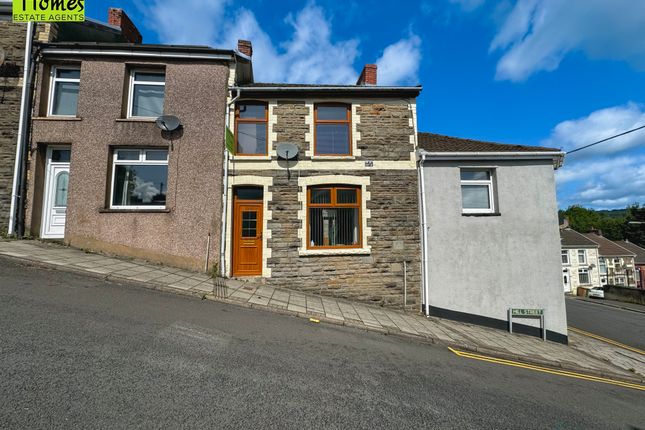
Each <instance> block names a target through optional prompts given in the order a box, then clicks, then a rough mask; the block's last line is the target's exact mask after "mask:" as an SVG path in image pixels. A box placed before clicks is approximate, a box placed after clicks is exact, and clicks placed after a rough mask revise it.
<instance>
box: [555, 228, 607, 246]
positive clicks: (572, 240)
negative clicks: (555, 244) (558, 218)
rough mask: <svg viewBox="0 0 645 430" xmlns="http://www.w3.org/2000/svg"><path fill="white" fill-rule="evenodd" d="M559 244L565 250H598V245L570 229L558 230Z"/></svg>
mask: <svg viewBox="0 0 645 430" xmlns="http://www.w3.org/2000/svg"><path fill="white" fill-rule="evenodd" d="M560 243H561V244H562V246H564V247H565V248H598V244H597V243H596V242H594V241H593V240H591V239H589V238H587V237H586V236H584V235H582V234H580V233H578V232H577V231H575V230H571V229H570V228H563V229H560Z"/></svg>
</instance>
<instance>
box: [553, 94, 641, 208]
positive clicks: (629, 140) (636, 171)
mask: <svg viewBox="0 0 645 430" xmlns="http://www.w3.org/2000/svg"><path fill="white" fill-rule="evenodd" d="M639 125H645V111H644V110H643V106H642V105H639V104H637V103H633V102H629V103H627V104H625V105H621V106H614V107H611V108H606V109H600V110H597V111H595V112H592V113H591V114H589V115H587V116H586V117H583V118H579V119H574V120H569V121H563V122H561V123H560V124H558V125H556V126H555V128H554V129H553V132H552V133H551V136H550V137H549V138H548V139H546V140H545V141H543V142H542V143H543V144H544V145H547V146H555V147H562V148H563V149H565V150H571V149H574V148H578V147H581V146H584V145H587V144H589V143H593V142H595V141H598V140H601V139H604V138H606V137H609V136H612V135H615V134H618V133H621V132H624V131H627V130H629V129H633V128H636V127H637V126H639ZM556 179H557V183H558V188H559V191H560V192H559V195H560V196H561V201H560V204H561V205H562V206H569V205H571V204H580V205H583V206H588V207H594V208H598V209H605V208H606V209H611V208H620V207H625V206H626V205H629V204H632V203H636V202H641V203H642V202H645V129H643V130H639V131H635V132H633V133H630V134H628V135H625V136H621V137H618V138H616V139H612V140H609V141H607V142H603V143H601V144H599V145H596V146H593V147H590V148H588V149H585V150H582V151H580V152H576V153H573V154H571V155H568V156H567V157H566V160H565V165H564V167H563V168H561V169H560V170H558V171H557V172H556Z"/></svg>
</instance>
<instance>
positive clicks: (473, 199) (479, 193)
mask: <svg viewBox="0 0 645 430" xmlns="http://www.w3.org/2000/svg"><path fill="white" fill-rule="evenodd" d="M460 174H461V207H462V213H465V214H477V213H494V212H495V204H494V198H493V170H485V169H481V170H479V169H461V172H460Z"/></svg>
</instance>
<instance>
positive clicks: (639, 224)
mask: <svg viewBox="0 0 645 430" xmlns="http://www.w3.org/2000/svg"><path fill="white" fill-rule="evenodd" d="M624 230H625V237H626V238H627V240H629V241H630V242H633V243H635V244H636V245H638V246H642V247H645V205H643V206H639V205H637V204H635V205H632V206H629V207H628V208H627V217H626V218H625V224H624Z"/></svg>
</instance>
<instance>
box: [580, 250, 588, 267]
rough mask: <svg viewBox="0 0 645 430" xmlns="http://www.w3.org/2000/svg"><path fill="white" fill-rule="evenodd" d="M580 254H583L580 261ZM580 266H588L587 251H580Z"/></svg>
mask: <svg viewBox="0 0 645 430" xmlns="http://www.w3.org/2000/svg"><path fill="white" fill-rule="evenodd" d="M580 254H582V260H581V259H580ZM578 264H587V250H586V249H579V250H578Z"/></svg>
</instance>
